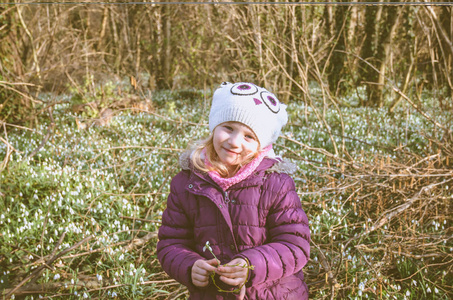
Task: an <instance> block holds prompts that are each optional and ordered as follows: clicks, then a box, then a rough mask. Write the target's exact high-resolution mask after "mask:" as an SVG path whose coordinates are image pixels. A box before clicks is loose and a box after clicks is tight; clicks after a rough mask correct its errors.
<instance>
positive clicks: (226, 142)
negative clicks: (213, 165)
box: [213, 122, 259, 176]
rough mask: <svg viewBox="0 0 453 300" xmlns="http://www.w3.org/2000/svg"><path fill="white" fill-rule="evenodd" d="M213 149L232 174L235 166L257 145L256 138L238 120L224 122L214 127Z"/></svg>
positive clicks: (256, 148) (254, 149)
mask: <svg viewBox="0 0 453 300" xmlns="http://www.w3.org/2000/svg"><path fill="white" fill-rule="evenodd" d="M213 144H214V149H215V151H216V153H217V155H218V156H219V159H220V161H221V162H222V163H223V164H225V166H226V167H227V168H228V171H229V173H230V174H229V175H230V176H232V175H234V174H232V173H233V172H234V170H235V169H236V168H237V166H238V165H239V164H241V163H243V162H244V161H246V160H247V159H249V158H250V157H251V156H253V155H254V154H255V153H256V152H257V151H258V147H259V142H258V138H257V137H256V135H255V133H254V132H253V131H252V130H251V129H250V128H249V127H248V126H246V125H244V124H242V123H238V122H225V123H222V124H220V125H219V126H217V127H216V128H215V129H214V133H213Z"/></svg>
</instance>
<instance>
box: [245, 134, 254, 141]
mask: <svg viewBox="0 0 453 300" xmlns="http://www.w3.org/2000/svg"><path fill="white" fill-rule="evenodd" d="M245 137H246V138H247V139H249V140H255V138H254V137H253V135H250V134H246V135H245Z"/></svg>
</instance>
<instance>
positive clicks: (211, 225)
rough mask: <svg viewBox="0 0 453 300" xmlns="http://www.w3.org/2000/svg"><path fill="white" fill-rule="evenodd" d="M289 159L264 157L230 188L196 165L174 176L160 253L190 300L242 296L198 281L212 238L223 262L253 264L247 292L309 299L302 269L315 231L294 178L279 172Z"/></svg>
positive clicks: (264, 296) (259, 296)
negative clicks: (194, 276)
mask: <svg viewBox="0 0 453 300" xmlns="http://www.w3.org/2000/svg"><path fill="white" fill-rule="evenodd" d="M284 164H285V163H284V162H280V161H276V160H273V159H269V158H265V159H264V160H263V161H262V162H261V164H260V165H259V166H258V168H257V170H256V171H255V173H253V174H252V175H250V176H249V177H248V178H246V179H245V180H244V181H242V182H239V183H237V184H235V185H233V186H232V187H230V188H229V189H228V190H227V192H223V191H222V190H221V189H220V187H218V185H217V184H216V183H214V182H213V181H212V180H211V178H210V177H209V176H208V175H207V174H201V173H199V172H196V171H193V170H192V171H191V170H190V169H185V170H183V171H181V172H180V173H179V174H177V175H176V176H175V177H174V178H173V180H172V182H171V191H170V195H169V197H168V201H167V209H166V210H165V212H164V213H163V215H162V226H161V227H160V229H159V242H158V244H157V257H158V259H159V261H160V263H161V265H162V267H163V269H164V270H165V272H167V273H168V274H169V275H170V276H171V277H172V278H174V279H176V280H177V281H179V282H180V283H182V284H184V285H185V286H187V287H188V289H189V291H190V299H209V300H210V299H236V298H237V297H238V296H237V295H235V294H233V293H220V292H218V291H217V288H216V287H215V286H214V285H213V284H212V283H210V284H209V285H208V286H207V287H205V288H198V287H196V286H194V285H193V284H192V280H191V268H192V265H193V264H194V263H195V261H196V260H198V259H212V258H213V257H212V254H211V253H210V252H209V251H206V252H203V247H204V246H205V244H206V241H209V242H210V244H211V247H212V249H213V252H214V254H215V255H216V256H217V258H218V259H219V260H220V261H221V263H222V264H225V263H228V262H229V261H231V260H232V259H234V258H237V257H242V258H247V260H248V261H249V262H250V264H251V265H253V266H254V267H255V268H254V270H253V271H250V273H249V280H248V282H247V285H246V287H247V291H246V296H245V299H260V300H261V299H278V300H281V299H295V300H303V299H308V289H307V285H306V284H305V282H304V275H303V273H302V268H303V267H304V266H305V264H306V263H307V261H308V259H309V257H310V230H309V227H308V219H307V216H306V214H305V212H304V211H303V209H302V207H301V202H300V199H299V197H298V195H297V193H296V191H295V185H294V181H293V180H292V178H291V177H290V176H288V175H287V174H285V173H280V172H281V170H279V165H282V166H283V165H284ZM182 165H185V166H187V164H184V163H182ZM183 169H184V166H183ZM226 199H229V200H230V201H229V203H227V202H228V201H227V202H226V201H225V200H226ZM219 282H220V280H219V279H218V278H217V280H216V283H219Z"/></svg>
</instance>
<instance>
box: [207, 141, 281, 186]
mask: <svg viewBox="0 0 453 300" xmlns="http://www.w3.org/2000/svg"><path fill="white" fill-rule="evenodd" d="M270 150H272V145H269V146H267V147H266V148H264V149H263V150H261V152H260V153H259V154H258V156H257V157H256V158H254V159H253V160H252V161H251V162H250V163H248V164H247V165H245V166H243V167H242V168H240V169H239V171H238V172H237V173H236V174H235V175H234V176H233V177H228V178H223V177H222V176H220V174H219V173H218V172H217V171H210V172H208V174H209V176H210V177H211V178H212V180H214V181H215V182H216V183H217V184H218V185H219V186H220V187H221V188H222V189H223V190H224V191H226V190H227V189H228V188H229V187H230V186H232V185H233V184H236V183H238V182H241V181H242V180H244V179H245V178H247V177H249V176H250V174H252V173H253V172H254V171H255V170H256V168H257V167H258V166H259V164H260V163H261V162H262V161H263V159H264V158H265V157H266V155H267V154H268V153H269V151H270ZM205 163H206V165H210V164H209V162H208V160H207V159H205Z"/></svg>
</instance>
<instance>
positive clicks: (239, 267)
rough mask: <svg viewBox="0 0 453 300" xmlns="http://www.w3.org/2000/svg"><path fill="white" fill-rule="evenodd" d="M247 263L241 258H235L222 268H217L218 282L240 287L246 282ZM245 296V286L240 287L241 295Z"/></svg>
mask: <svg viewBox="0 0 453 300" xmlns="http://www.w3.org/2000/svg"><path fill="white" fill-rule="evenodd" d="M243 266H247V262H246V261H245V260H244V259H242V258H236V259H233V260H232V261H230V262H229V263H227V264H226V265H224V266H220V267H218V268H217V270H216V273H217V274H219V275H220V280H222V281H223V282H225V283H226V284H229V285H232V286H241V285H242V284H243V283H244V282H246V280H247V274H248V272H247V271H248V269H247V268H244V267H243ZM240 294H245V286H243V287H242V289H241V293H240Z"/></svg>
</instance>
